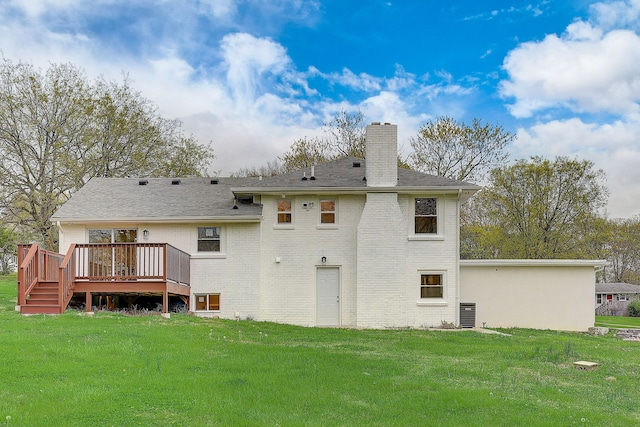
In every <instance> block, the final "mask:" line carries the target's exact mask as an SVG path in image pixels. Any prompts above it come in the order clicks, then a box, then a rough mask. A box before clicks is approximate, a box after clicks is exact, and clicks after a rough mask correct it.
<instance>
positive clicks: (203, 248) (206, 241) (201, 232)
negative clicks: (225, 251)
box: [198, 227, 220, 252]
mask: <svg viewBox="0 0 640 427" xmlns="http://www.w3.org/2000/svg"><path fill="white" fill-rule="evenodd" d="M198 252H220V227H198Z"/></svg>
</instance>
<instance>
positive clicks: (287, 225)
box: [273, 197, 296, 230]
mask: <svg viewBox="0 0 640 427" xmlns="http://www.w3.org/2000/svg"><path fill="white" fill-rule="evenodd" d="M281 200H289V201H290V202H291V222H290V223H287V222H283V223H279V222H278V214H279V212H278V202H279V201H281ZM295 210H296V200H295V199H294V198H290V197H285V198H284V199H276V205H275V214H276V216H275V223H274V224H273V229H274V230H293V229H294V228H295V220H296V214H295Z"/></svg>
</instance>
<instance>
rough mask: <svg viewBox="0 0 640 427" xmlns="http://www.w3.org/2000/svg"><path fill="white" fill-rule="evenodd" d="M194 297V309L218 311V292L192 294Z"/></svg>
mask: <svg viewBox="0 0 640 427" xmlns="http://www.w3.org/2000/svg"><path fill="white" fill-rule="evenodd" d="M194 296H195V298H196V311H219V310H220V294H206V295H194Z"/></svg>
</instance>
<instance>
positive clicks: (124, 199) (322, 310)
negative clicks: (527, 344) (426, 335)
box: [20, 123, 599, 330]
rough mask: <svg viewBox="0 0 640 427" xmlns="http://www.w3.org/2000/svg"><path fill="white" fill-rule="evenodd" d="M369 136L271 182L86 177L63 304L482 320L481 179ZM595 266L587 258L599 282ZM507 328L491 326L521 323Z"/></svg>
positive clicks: (64, 235) (259, 315) (361, 322)
mask: <svg viewBox="0 0 640 427" xmlns="http://www.w3.org/2000/svg"><path fill="white" fill-rule="evenodd" d="M366 141H367V146H366V160H363V159H357V158H353V157H349V158H343V159H340V160H336V161H333V162H328V163H324V164H320V165H317V166H315V167H312V168H307V169H303V170H299V171H295V172H291V173H288V174H284V175H280V176H274V177H269V178H181V179H165V178H157V179H151V178H149V179H146V178H145V179H137V178H135V179H134V178H122V179H117V178H105V179H92V180H90V181H89V182H88V183H87V185H86V186H84V187H83V188H82V189H81V190H80V191H78V192H77V193H76V194H74V196H73V197H72V198H71V199H70V200H69V201H68V202H67V203H66V204H65V205H63V206H62V207H61V208H60V209H59V210H58V211H57V212H56V213H55V215H54V216H53V220H54V221H56V223H57V225H58V227H59V230H60V250H61V252H62V253H67V260H66V261H60V262H61V263H62V265H63V266H64V268H65V269H66V270H64V271H70V273H66V274H67V275H68V277H69V282H71V283H70V284H67V285H64V286H65V287H64V289H66V292H65V291H62V294H64V295H63V296H60V297H59V299H60V301H62V304H61V307H60V309H61V310H64V307H65V306H66V303H65V302H64V301H66V300H67V299H68V298H70V295H71V294H72V293H76V295H77V294H79V293H84V294H85V296H86V298H85V300H86V305H87V310H91V307H93V306H94V305H97V303H96V298H98V296H106V295H121V296H122V299H124V300H126V301H128V302H129V303H131V302H132V301H133V298H134V296H135V295H139V294H143V293H146V294H151V295H162V305H163V310H164V311H167V308H168V305H170V304H172V301H184V302H186V303H187V304H188V309H189V311H192V312H194V313H195V314H196V315H198V316H208V317H214V316H218V317H221V318H251V319H256V320H264V321H274V322H281V323H290V324H297V325H306V326H346V327H367V328H386V327H390V328H393V327H439V326H440V325H441V324H442V323H443V322H447V323H453V324H456V325H459V324H460V314H461V311H460V310H461V309H460V303H461V302H466V303H477V304H478V307H477V310H478V314H479V315H480V314H482V313H483V305H484V302H483V301H484V300H483V298H486V297H487V296H485V297H482V296H477V298H476V297H475V296H474V295H473V293H469V294H468V295H469V298H472V299H471V300H466V301H463V300H462V299H461V288H462V287H464V286H469V287H474V286H476V275H475V274H471V275H467V276H468V278H467V279H466V280H467V282H466V283H468V285H466V284H464V283H462V279H461V270H462V271H464V269H467V270H468V269H469V267H463V268H461V262H460V260H459V229H460V222H459V216H460V215H459V212H460V206H461V205H462V204H463V203H464V202H465V201H466V200H467V199H468V198H469V197H471V196H472V195H473V194H474V193H475V192H476V191H477V190H479V187H478V186H476V185H473V184H469V183H466V182H460V181H455V180H450V179H446V178H442V177H437V176H432V175H427V174H423V173H419V172H415V171H411V170H407V169H401V168H398V167H397V126H395V125H390V124H382V125H381V124H377V123H374V124H372V125H370V126H367V129H366ZM28 249H29V247H24V248H23V249H22V250H21V252H20V253H21V257H22V258H23V259H26V258H25V257H28V254H27V250H28ZM30 250H31V255H30V256H31V258H29V259H35V258H37V257H36V256H35V255H34V254H35V252H34V251H35V249H33V248H31V249H30ZM185 260H186V261H185ZM21 265H22V264H21ZM568 265H573V264H572V261H566V262H565V266H568ZM597 265H599V264H598V262H595V261H593V262H583V264H581V267H582V268H583V269H584V268H586V270H585V271H587V272H588V274H587V276H586V277H587V281H588V283H589V285H590V286H593V283H594V273H593V269H594V266H597ZM556 267H558V266H556ZM560 267H562V266H560ZM62 271H63V270H62V269H61V273H60V276H61V277H62V276H63V273H62ZM516 274H517V273H516ZM580 277H581V278H582V279H580V280H581V281H582V282H583V281H584V279H583V277H584V276H580ZM34 280H35V279H34ZM550 280H551V281H553V279H550ZM22 282H23V284H22V285H21V286H24V287H28V286H32V287H33V286H36V287H37V285H28V284H27V285H25V283H27V282H30V280H27V279H22ZM582 282H581V283H582ZM60 283H62V279H60ZM551 285H552V284H551ZM477 286H480V284H479V282H478V285H477ZM29 289H30V288H29ZM60 289H63V285H62V284H61V285H60ZM579 289H584V287H579ZM29 292H30V291H29V290H27V291H25V292H24V294H25V295H26V294H28V293H29ZM581 292H584V291H581ZM586 292H587V294H588V295H590V298H593V297H592V295H593V290H592V289H589V288H586ZM518 295H520V294H517V295H516V294H513V298H517V297H518ZM488 297H489V298H491V296H490V295H489V296H488ZM474 298H475V300H474ZM505 298H506V299H507V300H509V298H512V293H510V292H509V291H506V292H503V293H502V294H501V295H500V296H499V297H497V296H496V297H495V298H493V299H494V300H496V299H497V300H500V301H502V300H505ZM21 301H22V302H23V304H25V305H28V304H29V302H30V301H29V300H27V299H26V298H23V299H22V300H21ZM589 301H591V300H589ZM507 303H508V302H507ZM514 304H516V302H515V301H514ZM517 304H525V305H526V304H528V302H527V301H519V302H517ZM465 307H466V306H465ZM34 310H35V308H34ZM464 310H468V308H464ZM474 310H475V307H474ZM588 310H589V311H590V314H591V324H587V323H589V322H588V321H585V320H584V319H585V318H584V316H578V317H579V319H580V321H579V322H577V323H576V322H574V323H573V324H571V323H569V324H565V323H563V322H560V321H559V322H557V323H555V324H554V323H553V319H552V320H551V322H550V323H549V322H547V323H542V324H541V325H542V327H550V328H553V327H554V325H555V326H558V328H562V329H574V330H584V329H586V328H587V327H589V326H592V325H593V311H592V310H593V309H592V308H591V306H590V302H589V305H588ZM26 311H28V310H26V309H25V311H23V312H26ZM465 313H466V311H465ZM474 319H475V318H474ZM546 321H548V319H547V320H546ZM503 323H504V324H501V325H498V324H495V323H494V324H492V325H491V326H518V325H519V322H518V318H517V316H516V318H514V319H506V321H505V322H503ZM548 325H551V326H548ZM520 326H526V325H520ZM530 327H536V326H535V325H533V326H530Z"/></svg>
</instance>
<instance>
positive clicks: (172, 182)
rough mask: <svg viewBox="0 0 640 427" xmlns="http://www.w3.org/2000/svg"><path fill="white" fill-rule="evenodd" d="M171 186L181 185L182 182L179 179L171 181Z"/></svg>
mask: <svg viewBox="0 0 640 427" xmlns="http://www.w3.org/2000/svg"><path fill="white" fill-rule="evenodd" d="M171 185H180V180H179V179H172V180H171Z"/></svg>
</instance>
